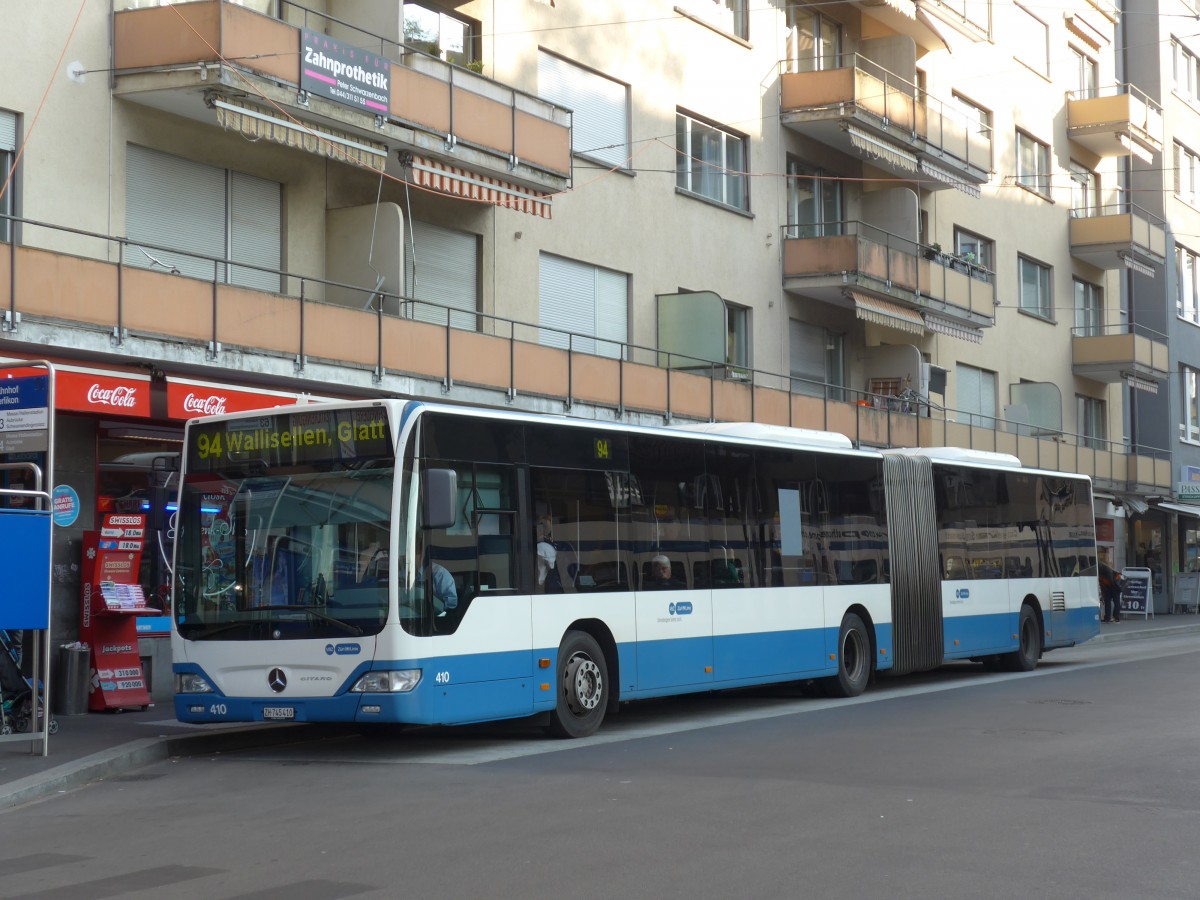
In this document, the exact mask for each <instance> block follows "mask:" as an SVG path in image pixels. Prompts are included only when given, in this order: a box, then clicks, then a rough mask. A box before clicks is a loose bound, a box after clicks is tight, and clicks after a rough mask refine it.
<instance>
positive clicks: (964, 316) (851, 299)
mask: <svg viewBox="0 0 1200 900" xmlns="http://www.w3.org/2000/svg"><path fill="white" fill-rule="evenodd" d="M783 287H784V290H786V291H789V292H791V293H795V294H801V295H803V296H805V297H808V298H811V299H814V300H820V301H822V302H825V303H832V304H834V305H837V306H845V307H849V308H852V309H855V311H856V312H857V314H858V316H859V318H862V319H866V320H868V321H875V322H876V323H877V324H891V325H892V327H899V328H901V330H905V331H909V332H912V333H914V334H921V335H924V334H925V333H926V331H939V332H942V333H946V332H947V331H949V332H950V333H952V334H954V335H955V336H957V337H962V338H965V339H967V340H972V341H978V340H979V339H980V336H981V335H980V331H979V329H981V328H986V327H989V326H991V325H992V324H994V316H995V305H996V287H995V278H994V277H993V275H992V273H991V272H989V271H988V270H987V269H985V268H983V267H982V266H979V265H975V264H974V263H971V262H968V261H967V260H963V259H958V258H956V257H953V256H950V255H947V254H942V253H940V252H938V251H937V250H935V249H934V248H931V247H923V246H922V245H921V244H919V243H918V242H916V241H913V240H910V239H907V238H903V237H900V236H898V235H894V234H889V233H888V232H886V231H883V230H882V229H879V228H876V227H874V226H873V225H868V224H866V223H864V222H835V223H825V224H823V225H820V226H809V225H789V226H785V227H784V229H783ZM863 295H866V296H867V297H873V298H875V299H877V300H883V301H886V302H887V303H888V304H891V306H892V307H894V309H892V311H891V315H890V318H891V319H893V320H895V321H894V322H891V323H886V322H883V320H881V319H879V318H878V317H876V316H872V315H871V311H870V310H869V309H867V307H868V306H869V305H870V301H869V300H868V301H866V302H864V300H863ZM876 305H877V304H876ZM885 308H886V307H885ZM885 315H886V314H885Z"/></svg>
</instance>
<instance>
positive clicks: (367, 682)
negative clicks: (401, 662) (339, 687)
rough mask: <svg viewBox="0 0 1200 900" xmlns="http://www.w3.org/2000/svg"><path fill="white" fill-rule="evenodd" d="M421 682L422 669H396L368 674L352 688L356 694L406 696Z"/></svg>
mask: <svg viewBox="0 0 1200 900" xmlns="http://www.w3.org/2000/svg"><path fill="white" fill-rule="evenodd" d="M420 681H421V670H420V669H394V670H392V671H388V672H368V673H367V674H366V675H364V676H363V677H362V678H360V679H358V681H356V682H354V687H352V688H350V691H351V693H355V694H404V693H407V692H408V691H411V690H412V689H413V688H415V687H416V686H417V684H418V683H419V682H420Z"/></svg>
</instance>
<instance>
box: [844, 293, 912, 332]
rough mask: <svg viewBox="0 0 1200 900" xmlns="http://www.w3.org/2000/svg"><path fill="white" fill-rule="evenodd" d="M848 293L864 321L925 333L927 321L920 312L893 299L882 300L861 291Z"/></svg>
mask: <svg viewBox="0 0 1200 900" xmlns="http://www.w3.org/2000/svg"><path fill="white" fill-rule="evenodd" d="M847 294H848V296H849V297H850V299H851V300H853V301H854V311H855V313H856V314H857V315H858V317H859V318H860V319H862V320H863V321H864V322H873V323H874V324H876V325H883V326H884V327H886V328H895V329H896V330H898V331H907V332H909V333H910V334H924V333H925V322H924V320H923V319H922V318H921V314H920V313H918V312H915V311H914V310H911V309H906V308H905V307H903V306H901V305H900V304H899V303H893V302H892V301H891V300H882V299H880V298H879V297H872V296H870V295H869V294H864V293H861V292H860V291H847Z"/></svg>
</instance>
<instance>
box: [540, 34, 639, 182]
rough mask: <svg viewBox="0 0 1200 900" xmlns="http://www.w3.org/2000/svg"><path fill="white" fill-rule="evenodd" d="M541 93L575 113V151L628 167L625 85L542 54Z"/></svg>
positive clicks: (573, 129) (573, 124)
mask: <svg viewBox="0 0 1200 900" xmlns="http://www.w3.org/2000/svg"><path fill="white" fill-rule="evenodd" d="M538 94H539V95H540V96H541V97H543V98H544V99H546V100H549V101H550V102H552V103H557V104H559V105H560V106H565V107H567V108H568V109H571V110H573V111H574V116H573V117H572V122H571V150H572V151H573V152H575V153H581V154H584V155H587V156H590V157H592V158H594V159H598V160H600V161H602V162H605V163H608V164H609V165H611V166H628V159H629V114H628V106H629V89H628V88H627V87H626V86H625V85H623V84H621V83H620V82H617V81H613V80H612V79H611V78H605V77H604V76H603V75H597V74H596V73H594V72H589V71H588V70H586V69H584V68H582V67H580V66H577V65H574V64H573V63H569V62H567V61H566V60H564V59H560V58H559V57H557V56H552V55H551V54H549V53H545V52H541V53H539V54H538Z"/></svg>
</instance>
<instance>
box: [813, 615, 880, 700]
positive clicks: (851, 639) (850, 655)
mask: <svg viewBox="0 0 1200 900" xmlns="http://www.w3.org/2000/svg"><path fill="white" fill-rule="evenodd" d="M870 680H871V638H870V636H869V635H868V634H867V626H866V625H864V624H863V620H862V619H860V618H859V617H858V616H857V615H856V614H855V613H846V616H845V618H843V619H842V627H841V628H840V629H839V631H838V673H837V674H836V675H833V676H831V677H829V678H822V679H821V680H820V681H819V682H818V683H819V684H820V687H821V693H823V694H824V695H825V696H826V697H857V696H858V695H859V694H861V693H862V692H863V691H865V690H866V689H867V683H868V682H869V681H870Z"/></svg>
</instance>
